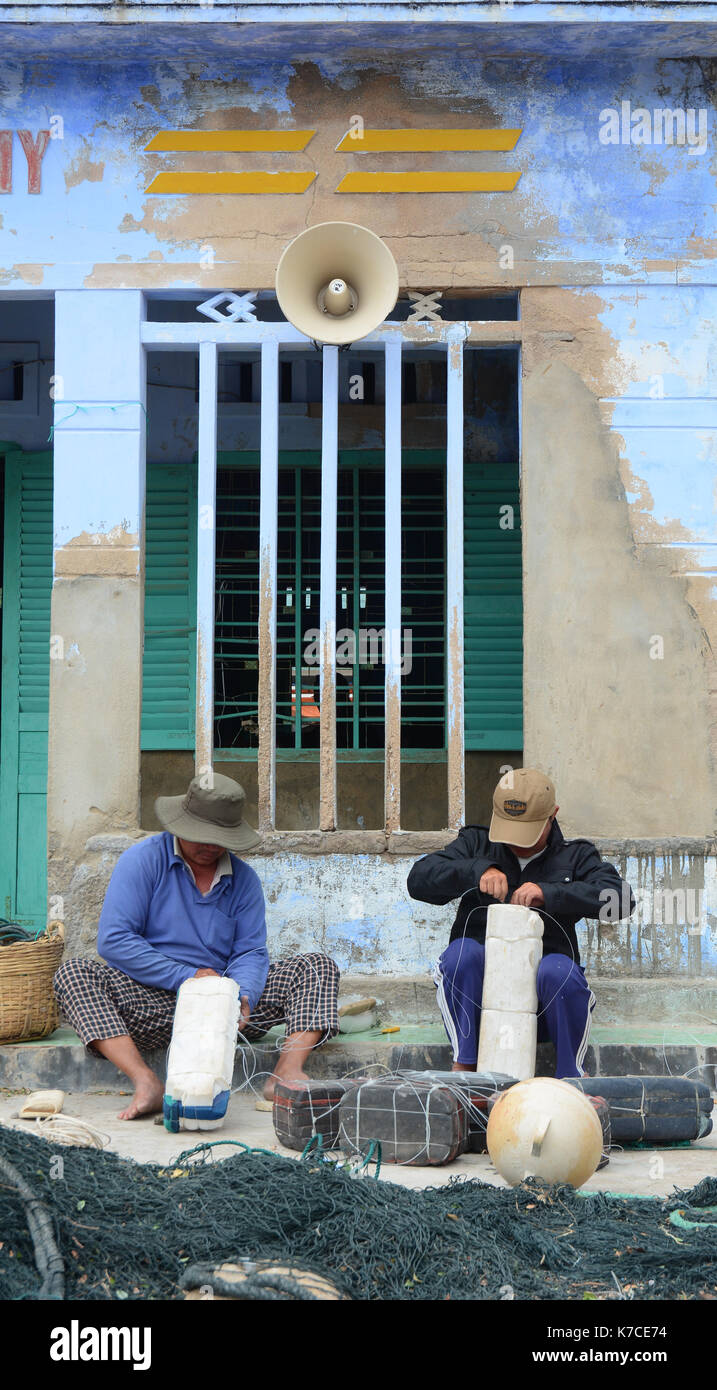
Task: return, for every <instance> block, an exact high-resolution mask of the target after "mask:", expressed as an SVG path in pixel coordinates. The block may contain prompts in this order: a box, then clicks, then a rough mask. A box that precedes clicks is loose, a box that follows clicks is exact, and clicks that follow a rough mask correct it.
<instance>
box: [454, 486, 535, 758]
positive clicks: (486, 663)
mask: <svg viewBox="0 0 717 1390" xmlns="http://www.w3.org/2000/svg"><path fill="white" fill-rule="evenodd" d="M464 499H465V501H464V526H465V533H464V556H465V574H464V583H465V599H464V603H465V610H464V632H465V746H466V751H476V750H480V749H487V750H491V749H520V748H522V746H523V591H522V568H521V567H522V559H521V531H520V491H519V478H518V465H517V463H515V464H513V465H510V466H506V465H499V464H479V463H468V464H466V467H465V478H464ZM505 507H512V509H513V516H512V520H513V526H512V529H511V528H510V527H507V526H505V524H504V526H503V527H501V525H500V522H501V516H503V517H504V518H505V517H506V515H507V514H506V513H505V512H501V509H502V508H505Z"/></svg>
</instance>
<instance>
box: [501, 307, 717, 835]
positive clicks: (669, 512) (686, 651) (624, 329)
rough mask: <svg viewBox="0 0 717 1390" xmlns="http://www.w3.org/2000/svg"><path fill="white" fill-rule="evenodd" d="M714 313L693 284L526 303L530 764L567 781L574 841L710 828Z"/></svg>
mask: <svg viewBox="0 0 717 1390" xmlns="http://www.w3.org/2000/svg"><path fill="white" fill-rule="evenodd" d="M716 307H717V299H715V292H714V291H713V290H706V289H704V290H687V289H684V288H679V287H673V288H672V289H667V288H665V287H649V288H643V289H641V290H640V291H639V292H637V293H636V292H634V291H621V290H614V289H609V288H603V289H602V290H594V291H589V292H588V291H580V290H574V291H571V290H567V289H561V290H542V289H541V290H538V289H534V290H526V291H525V292H524V294H523V296H522V309H523V327H524V386H523V452H522V458H523V465H522V501H521V506H522V517H523V527H524V540H523V565H524V606H525V637H524V648H525V668H524V669H525V676H524V682H525V686H524V707H525V761H526V764H534V763H535V764H538V765H540V766H543V767H545V768H546V770H548V771H549V772H550V773H551V775H552V776H553V777H554V778H555V781H556V785H557V788H558V795H559V799H560V804H561V818H562V820H563V821H564V822H565V824H566V826H567V828H568V830H569V831H570V832H575V830H576V827H577V826H580V827H581V828H582V831H583V833H586V834H588V835H590V836H600V835H612V836H622V835H629V834H638V835H645V836H655V835H662V834H665V833H667V834H672V833H677V834H680V835H698V836H699V835H705V834H712V833H713V829H714V825H715V806H716V805H717V780H716V779H715V766H714V757H713V751H712V750H713V746H714V738H715V733H714V731H715V720H716V717H717V711H716V709H715V704H714V695H713V690H714V687H715V675H714V673H715V663H714V655H713V645H712V643H713V641H714V639H715V636H717V634H716V633H715V617H714V613H715V605H714V580H713V575H714V569H713V566H714V560H713V558H712V555H713V553H714V552H713V550H712V549H711V544H712V542H713V537H714V504H713V502H712V500H711V490H712V487H713V474H714V454H713V449H714V437H715V436H714V432H713V430H712V428H711V426H710V425H709V424H708V422H707V414H705V415H704V423H701V421H700V414H699V412H700V410H701V408H702V398H703V397H704V396H710V395H712V393H713V391H714V384H713V369H712V368H709V367H708V358H707V333H706V330H705V327H704V325H705V323H706V322H712V323H713V322H714V312H715V308H716ZM626 340H627V342H626ZM655 382H657V383H658V386H659V389H660V391H661V392H663V393H664V394H660V395H658V396H653V395H652V394H651V392H652V391H654V386H655ZM628 407H629V408H630V409H631V413H629V410H628ZM614 417H616V418H617V419H618V421H619V422H620V427H619V428H615V427H613V418H614ZM675 425H678V426H679V427H678V428H675ZM655 478H657V480H658V483H659V487H660V492H659V493H658V492H657V486H656V484H655ZM687 479H689V482H686V480H687ZM626 486H627V487H629V488H630V489H631V494H626ZM705 541H707V542H708V544H705Z"/></svg>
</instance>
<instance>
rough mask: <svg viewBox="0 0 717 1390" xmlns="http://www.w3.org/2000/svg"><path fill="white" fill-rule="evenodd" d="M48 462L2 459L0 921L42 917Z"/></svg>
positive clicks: (45, 458) (31, 457)
mask: <svg viewBox="0 0 717 1390" xmlns="http://www.w3.org/2000/svg"><path fill="white" fill-rule="evenodd" d="M51 595H52V455H51V454H50V453H42V454H23V453H21V452H20V451H17V452H9V453H7V454H6V456H5V576H4V586H3V662H2V670H3V677H2V741H1V746H0V801H1V802H2V806H3V833H2V836H1V837H0V885H1V893H2V903H1V904H0V912H1V914H2V915H3V916H12V917H15V918H16V919H17V920H18V921H20V922H23V923H25V924H30V925H34V926H40V925H41V924H42V923H43V922H44V921H45V919H46V915H47V736H48V717H49V703H50V601H51Z"/></svg>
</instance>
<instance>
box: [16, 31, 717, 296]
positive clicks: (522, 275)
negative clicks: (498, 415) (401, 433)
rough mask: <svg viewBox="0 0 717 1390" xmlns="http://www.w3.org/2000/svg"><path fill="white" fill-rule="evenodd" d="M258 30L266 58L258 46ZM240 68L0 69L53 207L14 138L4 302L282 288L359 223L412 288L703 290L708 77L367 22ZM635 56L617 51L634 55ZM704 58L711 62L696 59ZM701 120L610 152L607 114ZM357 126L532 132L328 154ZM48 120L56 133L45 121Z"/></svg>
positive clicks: (707, 245) (709, 242) (153, 62)
mask: <svg viewBox="0 0 717 1390" xmlns="http://www.w3.org/2000/svg"><path fill="white" fill-rule="evenodd" d="M262 32H263V38H264V43H263V45H262V42H261V40H262ZM242 35H243V36H246V48H245V53H244V55H243V56H242V55H238V56H231V54H230V52H229V51H227V54H226V56H225V57H223V58H222V57H217V56H211V57H204V58H202V57H201V56H200V57H198V59H197V61H194V62H186V61H185V62H182V61H178V60H175V59H174V58H173V57H170V58H169V60H166V59H165V60H160V59H156V58H155V59H152V58H147V59H145V60H144V61H141V60H140V61H134V62H131V63H126V64H124V65H122V64H121V63H118V64H116V65H114V64H106V65H103V64H101V63H97V62H91V63H87V64H84V65H83V66H82V67H81V68H76V67H75V66H74V64H73V63H72V62H69V63H67V62H63V61H62V59H61V58H59V59H54V60H49V61H46V62H38V61H37V54H36V53H35V54H34V55H33V62H32V64H31V65H29V66H27V67H23V66H22V64H20V63H19V62H12V63H7V64H6V65H5V66H4V67H3V69H2V70H1V71H0V114H1V115H2V125H3V128H5V129H8V130H13V131H18V130H21V129H25V130H30V131H31V133H32V135H33V137H35V136H36V135H37V132H38V130H40V129H47V130H48V131H49V133H50V136H51V137H52V138H50V140H49V142H48V144H47V148H46V150H45V153H44V155H43V157H42V161H41V192H40V193H39V195H33V194H28V191H27V189H28V176H27V166H26V159H25V156H24V154H23V151H22V148H21V145H20V142H19V137H18V136H17V135H15V136H14V137H13V146H12V150H13V174H12V192H10V193H6V194H5V195H4V196H3V198H2V204H3V206H2V215H3V227H2V229H0V264H2V267H3V269H2V274H1V275H0V284H4V285H5V286H7V287H8V288H15V289H18V288H26V287H28V286H32V287H37V286H45V287H54V286H58V285H59V286H64V287H70V286H76V287H81V286H83V285H84V286H87V287H92V288H96V287H112V286H114V287H124V286H129V287H140V288H149V287H154V288H159V287H162V286H179V287H186V286H197V285H198V286H204V287H206V288H207V289H211V290H216V288H217V286H218V285H230V286H234V287H237V288H239V287H244V288H247V287H254V286H259V287H270V286H272V285H273V283H274V275H275V270H276V264H277V260H278V257H279V255H280V253H281V251H282V249H283V247H284V246H285V244H286V243H287V241H289V240H290V239H291V238H292V237H293V236H295V235H296V234H297V232H299V231H302V230H303V229H304V227H305V226H307V225H311V224H314V223H318V222H322V221H326V220H332V219H335V218H340V219H342V220H345V221H352V222H360V223H361V222H362V223H367V224H368V225H370V226H371V227H372V229H373V230H374V231H375V232H377V233H378V234H379V235H380V236H382V237H384V238H385V239H386V240H387V241H388V244H389V246H390V247H391V249H392V251H393V252H394V254H395V255H396V257H397V260H398V263H399V268H400V274H401V282H402V284H404V285H409V286H411V287H414V286H430V287H431V288H434V287H440V286H445V285H446V284H453V285H462V286H466V287H473V286H477V285H491V286H500V285H524V284H557V285H560V284H595V283H600V282H602V281H604V280H614V281H615V282H618V283H625V282H626V281H628V282H629V281H633V282H635V283H641V282H644V281H645V280H647V279H650V278H651V277H653V276H655V275H657V276H662V277H664V278H665V279H669V278H670V277H671V278H672V282H673V283H674V281H675V278H676V273H679V275H680V277H681V278H682V279H683V280H700V279H708V280H709V278H710V277H711V272H712V260H713V251H712V246H713V241H714V234H715V208H714V201H713V197H712V194H713V187H712V169H711V160H710V155H709V153H708V152H707V150H708V141H709V139H711V137H712V130H713V118H714V112H713V105H714V101H713V95H714V64H713V63H712V62H711V61H710V60H704V59H701V58H689V57H688V58H682V59H674V58H671V59H669V60H665V61H664V62H663V61H660V60H659V59H657V60H656V59H654V58H646V57H637V56H636V55H635V53H634V50H632V49H631V50H626V52H625V53H623V54H622V55H621V56H619V57H616V56H613V57H611V58H609V59H604V58H601V57H600V56H599V54H598V55H596V56H595V57H594V58H593V59H588V60H585V59H582V60H577V61H576V60H570V59H567V58H565V57H559V56H549V57H548V56H544V57H535V58H522V59H521V58H516V57H511V58H507V59H503V60H500V59H481V57H480V55H479V53H478V52H476V44H477V35H474V38H473V51H472V52H471V53H470V55H469V54H468V53H466V52H465V51H462V50H461V47H460V46H458V45H457V44H455V43H454V45H453V47H452V50H451V47H450V37H449V35H448V34H444V35H443V43H444V45H445V47H443V48H441V47H440V46H436V47H435V48H434V50H433V51H423V52H416V53H414V54H412V53H411V52H410V51H407V50H406V47H405V43H403V42H401V40H400V38H394V45H395V46H394V48H393V51H391V49H390V48H384V49H383V51H382V52H381V53H380V56H377V55H378V53H379V50H378V49H377V48H376V47H375V46H373V47H372V46H371V44H370V42H369V39H368V35H367V33H366V31H365V30H364V35H365V37H362V34H361V25H358V26H357V27H356V30H355V32H354V33H353V35H351V34H348V35H346V36H345V40H344V46H343V47H342V48H337V47H336V44H335V42H334V41H332V37H331V34H330V32H329V31H327V32H326V34H325V35H324V36H323V39H321V38H320V39H319V41H318V43H317V36H316V34H315V33H314V34H312V35H311V36H310V37H309V35H308V34H303V33H302V32H301V30H297V28H296V27H295V26H293V25H291V24H288V25H285V26H283V29H282V28H281V27H279V28H276V29H272V27H271V25H268V24H267V25H265V26H259V25H256V26H244V28H243V30H242ZM627 42H629V39H626V43H627ZM697 51H698V52H702V49H701V48H700V49H698V50H697ZM623 101H627V102H629V103H630V106H631V109H633V110H643V111H648V112H650V113H652V112H653V111H654V110H655V109H660V110H662V109H671V108H687V107H688V108H690V109H692V110H693V111H695V112H698V111H704V113H705V119H706V122H707V139H706V140H705V141H704V142H703V143H702V145H701V146H699V147H696V146H695V147H686V146H682V147H677V146H673V147H671V148H669V149H665V148H664V147H657V146H655V145H654V144H644V143H632V142H630V140H629V138H628V141H627V142H624V143H623V142H622V138H621V136H618V143H613V144H607V143H604V141H601V138H600V131H601V129H603V128H604V124H605V123H604V120H601V113H603V112H605V111H606V110H607V109H611V110H614V111H615V112H617V113H618V114H619V113H620V111H621V103H622V102H623ZM354 117H359V118H360V119H361V120H363V121H364V123H365V125H366V127H368V128H379V129H386V128H399V129H400V128H403V127H405V126H406V125H411V126H417V127H449V128H451V127H463V126H469V127H474V128H476V127H478V128H498V127H499V128H503V129H520V130H522V135H521V136H520V139H519V140H518V143H517V145H516V146H515V149H514V150H513V151H511V152H509V153H506V152H504V153H496V152H491V151H487V152H481V153H479V154H475V153H474V154H471V155H468V156H466V155H465V154H461V153H457V154H456V153H450V152H449V153H443V154H440V155H438V156H436V155H426V154H425V153H414V154H407V155H396V154H384V155H379V156H373V157H372V156H368V155H366V154H361V153H358V152H357V153H355V154H354V153H343V152H337V149H336V147H337V145H338V144H339V142H340V141H341V139H342V137H343V136H344V135H345V134H346V132H347V130H348V129H349V126H350V123H351V121H352V118H354ZM53 118H56V119H54V121H53ZM628 124H629V123H628ZM232 128H234V129H243V128H250V129H257V128H261V129H269V130H275V129H299V130H307V131H314V132H315V134H314V135H313V137H312V139H311V141H310V143H309V144H308V145H307V148H306V149H305V151H303V152H302V153H300V154H295V155H290V156H287V155H286V154H276V153H268V154H261V155H258V156H257V155H256V154H245V155H242V154H239V155H237V154H236V153H211V154H208V153H203V152H194V153H186V152H184V153H181V152H180V153H177V152H175V153H170V154H162V153H157V152H155V151H151V150H148V149H147V146H148V145H149V143H150V142H151V140H152V138H153V137H154V136H155V135H157V133H158V132H160V131H162V130H170V131H171V130H177V129H179V130H189V131H192V130H194V131H200V130H204V131H208V130H222V129H232ZM367 163H368V165H369V167H370V168H371V169H379V170H381V169H383V170H387V171H392V172H393V171H401V170H405V171H409V172H410V171H415V170H424V169H426V168H427V167H428V168H429V169H438V170H444V171H453V170H466V171H471V170H475V169H478V170H482V171H485V172H493V171H495V172H503V173H515V174H519V175H520V178H519V180H518V182H517V186H516V187H514V188H513V189H510V190H504V191H498V192H490V193H485V192H477V193H476V192H474V193H469V194H465V193H453V194H449V195H446V194H440V193H431V194H423V193H403V194H400V195H398V196H396V195H393V196H392V195H390V194H388V195H387V194H385V193H384V194H382V193H353V192H352V193H338V192H336V190H337V188H338V185H339V183H340V181H341V179H342V178H343V176H344V175H345V174H347V173H353V172H360V171H362V170H365V169H366V166H367ZM237 170H239V171H251V170H266V171H268V172H273V173H276V172H279V171H282V170H290V171H293V172H296V173H299V172H302V171H304V172H306V173H307V174H308V175H309V176H310V175H312V174H315V175H316V177H314V178H313V179H312V178H311V177H310V178H309V186H308V187H307V189H306V191H305V192H303V193H298V194H296V193H293V194H286V195H247V196H231V195H226V194H222V193H216V192H202V193H196V192H195V193H188V194H185V193H182V194H162V193H155V192H153V193H150V192H149V191H148V190H149V188H150V186H151V185H152V183H153V180H154V179H155V177H156V176H157V175H158V174H160V173H164V172H175V173H182V172H186V171H196V172H198V173H204V174H209V173H219V172H222V171H226V172H232V171H237Z"/></svg>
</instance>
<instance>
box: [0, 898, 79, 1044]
mask: <svg viewBox="0 0 717 1390" xmlns="http://www.w3.org/2000/svg"><path fill="white" fill-rule="evenodd" d="M64 944H65V931H64V927H63V925H62V923H61V922H50V924H49V926H48V928H47V931H46V932H45V933H44V934H43V935H42V936H39V937H38V938H37V941H28V942H22V943H18V944H17V945H13V946H0V1042H3V1043H10V1042H26V1041H27V1040H28V1039H29V1038H46V1037H47V1035H48V1033H53V1032H54V1030H55V1028H56V1027H57V1025H58V1022H59V1015H58V1011H57V1004H56V1002H55V996H54V994H53V990H52V977H53V975H54V974H55V971H56V970H57V967H58V965H59V964H60V961H61V960H62V952H63V949H64Z"/></svg>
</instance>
